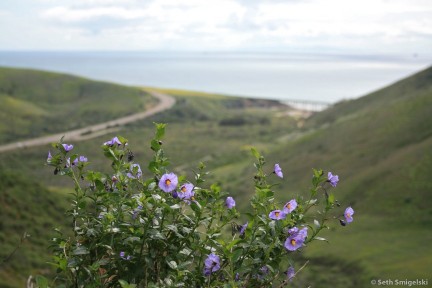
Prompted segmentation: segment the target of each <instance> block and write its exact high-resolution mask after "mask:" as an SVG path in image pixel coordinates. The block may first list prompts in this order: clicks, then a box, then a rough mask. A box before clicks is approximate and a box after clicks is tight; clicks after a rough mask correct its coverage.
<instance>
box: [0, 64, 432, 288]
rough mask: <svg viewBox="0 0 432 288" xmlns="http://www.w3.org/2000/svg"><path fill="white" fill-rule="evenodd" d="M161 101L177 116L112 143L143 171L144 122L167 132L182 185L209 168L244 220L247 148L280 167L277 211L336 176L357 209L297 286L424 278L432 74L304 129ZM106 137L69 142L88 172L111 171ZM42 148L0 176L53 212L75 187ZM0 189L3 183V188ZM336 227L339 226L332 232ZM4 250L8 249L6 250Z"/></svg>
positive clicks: (187, 102)
mask: <svg viewBox="0 0 432 288" xmlns="http://www.w3.org/2000/svg"><path fill="white" fill-rule="evenodd" d="M0 89H1V86H0ZM28 89H30V88H28ZM164 91H165V92H166V93H170V94H171V95H173V96H175V97H176V98H177V104H176V106H175V107H174V108H173V109H172V110H170V111H166V112H163V113H161V114H158V115H155V116H154V117H153V118H152V119H149V120H143V121H138V122H135V123H134V124H130V125H128V126H126V127H124V128H123V129H122V130H120V131H118V133H117V134H118V135H122V136H125V137H126V138H128V139H129V140H130V148H131V149H132V150H133V151H134V153H135V157H136V161H137V162H138V163H140V164H141V166H142V167H145V166H147V165H146V164H145V163H146V162H147V160H148V159H149V158H150V157H151V152H150V149H149V146H148V141H149V139H151V135H152V134H153V128H152V124H151V122H152V121H159V122H167V123H168V130H167V137H166V140H165V141H164V146H165V150H166V152H167V154H168V156H169V157H170V160H171V163H172V165H173V167H174V170H175V171H177V172H180V173H186V174H188V173H191V170H192V169H193V168H194V167H196V166H197V164H198V163H199V162H200V161H204V162H205V163H206V165H207V166H208V168H209V170H211V171H212V174H211V180H221V182H222V183H223V186H222V187H223V188H224V189H226V190H228V191H230V193H232V194H233V195H235V199H236V200H237V203H239V206H240V207H239V208H240V209H243V210H246V209H248V206H247V199H248V198H249V197H250V195H251V194H252V193H253V189H252V181H251V177H252V175H253V169H254V168H253V166H252V162H253V159H252V157H251V156H250V153H249V149H250V147H251V146H254V147H257V148H258V150H260V151H262V152H263V154H264V155H265V156H266V159H267V162H268V163H269V172H270V171H271V165H272V163H280V165H281V166H282V169H283V170H284V175H285V177H284V179H283V181H281V183H280V185H279V186H278V188H277V190H278V191H279V193H278V198H279V199H280V200H281V201H284V200H285V199H286V198H287V197H291V196H293V195H304V193H306V192H307V189H308V188H309V181H310V175H311V173H312V172H311V168H312V167H315V168H323V169H325V170H327V171H328V170H330V171H332V172H334V173H335V174H338V175H339V177H340V179H341V181H340V183H339V185H338V187H337V188H336V190H335V194H336V197H337V199H338V200H339V201H340V203H341V204H342V205H343V206H348V205H352V207H353V208H354V209H355V210H356V214H355V221H354V222H353V223H352V224H350V225H349V226H348V227H345V228H344V229H330V230H329V231H327V232H326V235H325V236H326V237H327V238H328V239H329V240H330V243H331V244H330V245H328V244H327V243H325V242H323V243H322V244H320V243H313V245H310V247H308V248H307V249H305V252H306V255H307V256H308V257H309V258H311V260H312V261H311V264H310V265H309V266H308V267H307V269H305V270H304V273H303V275H301V278H300V280H299V281H300V283H304V284H305V285H306V283H311V284H312V286H313V287H330V286H331V287H369V285H370V279H412V280H414V279H417V278H420V279H421V278H424V279H426V278H428V277H429V275H430V271H429V270H430V269H429V267H430V266H431V265H432V257H431V256H430V255H432V248H431V246H430V245H427V243H429V241H431V240H432V232H431V230H430V227H431V224H432V223H431V222H432V208H431V207H432V194H431V193H432V180H431V179H430V176H429V175H430V171H432V150H431V147H432V117H430V115H432V68H429V69H426V70H424V71H421V72H419V73H417V74H415V75H413V76H411V77H408V78H406V79H403V80H401V81H399V82H396V83H394V84H393V85H390V86H388V87H385V88H383V89H381V90H379V91H376V92H374V93H372V94H369V95H366V96H364V97H361V98H359V99H356V100H351V101H346V102H341V103H338V104H336V105H335V106H333V107H331V108H329V109H327V110H325V111H322V112H320V113H317V114H315V115H313V116H312V117H310V118H309V119H307V120H306V121H305V123H304V125H299V124H302V123H300V122H303V121H299V119H294V118H292V117H290V116H288V115H287V113H286V111H287V107H284V106H283V105H279V104H277V103H276V102H271V101H270V102H266V101H264V102H260V101H261V100H256V101H252V100H246V99H243V98H236V97H225V96H221V95H212V94H205V93H195V92H184V91H175V90H169V91H168V90H164ZM26 101H27V100H26ZM35 102H36V101H28V105H27V107H28V108H27V109H28V110H29V111H30V112H29V113H40V112H41V111H38V110H37V109H33V108H34V107H33V106H31V105H36V104H34V103H35ZM107 109H109V107H108V108H107ZM24 110H25V109H24ZM299 127H300V128H299ZM111 136H112V135H107V136H103V137H100V138H96V139H93V140H90V141H83V142H80V143H74V144H76V149H78V151H79V153H81V154H84V155H87V156H88V158H89V160H90V161H91V162H92V164H91V165H92V166H91V168H92V169H106V170H108V169H109V167H108V166H109V163H106V161H104V160H103V159H102V156H101V153H100V145H101V144H102V143H103V142H104V141H106V139H109V138H110V137H111ZM48 149H49V147H40V148H32V149H27V150H20V151H14V152H10V153H9V152H8V153H6V154H0V171H2V173H3V174H4V173H6V175H15V174H20V175H21V178H20V181H21V182H22V181H23V182H25V183H27V184H22V185H33V184H28V183H33V182H32V181H33V180H31V179H38V182H39V184H38V186H35V187H37V189H38V190H41V191H51V192H43V193H40V194H39V195H40V196H39V197H40V201H42V202H43V203H48V202H47V201H49V199H50V197H51V196H50V195H51V194H49V193H54V194H55V195H56V196H53V197H57V196H58V197H60V198H61V197H65V196H63V195H64V193H65V187H72V185H71V184H66V182H64V179H62V178H58V177H55V178H54V177H53V176H52V171H50V170H49V169H43V168H41V167H42V165H43V162H44V160H45V158H46V153H47V150H48ZM6 178H7V177H6ZM6 178H0V180H1V182H4V181H6V180H5V179H6ZM17 185H18V184H17ZM20 185H21V184H20ZM65 185H66V186H65ZM8 187H9V186H8ZM17 187H18V188H16V189H20V188H19V187H20V186H19V185H18V186H17ZM44 187H49V190H46V188H44ZM9 189H11V188H9ZM35 189H36V188H35ZM21 190H22V189H21ZM66 190H67V188H66ZM4 191H6V193H5V192H4ZM7 191H10V190H4V188H2V189H1V190H0V193H1V194H0V195H8V193H10V192H7ZM54 191H62V192H60V193H58V192H54ZM17 197H25V196H20V195H18V196H17ZM56 199H57V198H56ZM62 199H64V198H62ZM58 203H59V205H60V206H61V205H62V204H61V202H58ZM29 205H30V204H29ZM11 209H12V208H11ZM17 209H18V208H17ZM58 209H61V208H58ZM30 211H33V210H30ZM9 214H10V215H12V214H11V213H8V214H5V216H4V217H5V218H3V219H4V221H6V222H7V221H11V219H12V218H10V217H12V216H8V215H9ZM8 217H9V218H8ZM41 217H42V216H41ZM46 217H50V216H46ZM17 221H20V225H21V226H20V227H27V226H29V225H31V222H30V221H29V220H28V219H21V218H19V220H17ZM6 222H5V223H6ZM53 224H54V223H53ZM58 225H61V221H59V224H58ZM338 225H339V224H338V223H337V221H335V222H334V224H333V225H331V226H332V227H336V226H338ZM8 227H9V226H8ZM340 228H342V227H340ZM21 230H22V229H21ZM21 230H20V229H16V230H14V229H13V228H11V227H9V228H8V230H6V229H2V230H0V239H2V241H8V239H7V237H5V236H4V235H6V233H9V234H10V233H14V234H15V235H20V233H22V231H21ZM44 231H45V232H44V234H43V235H41V236H40V237H39V239H38V240H37V241H38V243H39V246H38V248H37V249H39V250H38V251H46V250H43V245H41V244H40V243H43V238H44V237H45V239H49V235H51V234H50V233H51V232H50V231H49V229H45V230H44ZM2 233H3V234H2ZM2 235H3V236H2ZM2 237H3V238H2ZM16 241H17V240H16V239H15V242H16ZM29 241H35V240H33V239H30V240H29ZM39 241H41V242H39ZM47 243H48V240H47ZM425 244H426V245H425ZM2 246H3V243H2ZM7 247H13V244H12V243H11V242H9V244H8V246H7ZM35 253H36V252H35ZM40 253H42V252H40ZM45 255H46V254H45ZM0 269H1V268H0ZM26 269H28V270H26V271H30V270H31V269H29V268H26ZM11 271H12V270H8V273H9V274H8V275H10V273H12V272H11ZM0 272H1V270H0ZM15 272H16V271H15ZM3 273H4V272H3ZM16 273H18V272H16ZM20 275H22V274H20ZM22 277H23V276H22ZM11 287H18V285H15V286H11Z"/></svg>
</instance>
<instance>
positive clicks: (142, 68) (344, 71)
mask: <svg viewBox="0 0 432 288" xmlns="http://www.w3.org/2000/svg"><path fill="white" fill-rule="evenodd" d="M431 64H432V57H429V56H422V55H416V54H413V55H381V54H374V55H372V54H369V55H367V54H343V53H340V54H336V53H332V54H330V53H327V54H326V53H323V54H307V53H299V52H297V53H294V52H290V53H285V52H253V51H220V52H189V51H170V52H168V51H163V52H160V51H151V52H149V51H147V52H142V51H0V66H4V67H13V68H26V69H37V70H43V71H50V72H58V73H67V74H72V75H76V76H80V77H86V78H90V79H93V80H101V81H108V82H114V83H118V84H123V85H132V86H147V87H158V88H168V89H181V90H192V91H201V92H207V93H218V94H225V95H230V96H241V97H252V98H263V99H274V100H280V101H288V100H305V101H317V102H325V103H329V104H332V103H336V102H339V101H342V100H348V99H354V98H358V97H361V96H364V95H366V94H369V93H371V92H373V91H376V90H378V89H381V88H383V87H385V86H388V85H390V84H392V83H394V82H396V81H398V80H400V79H402V78H405V77H407V76H409V75H412V74H414V73H416V72H418V71H421V70H423V69H425V68H427V67H429V66H430V65H431Z"/></svg>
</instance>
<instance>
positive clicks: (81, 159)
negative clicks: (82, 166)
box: [72, 156, 88, 165]
mask: <svg viewBox="0 0 432 288" xmlns="http://www.w3.org/2000/svg"><path fill="white" fill-rule="evenodd" d="M87 161H88V159H87V157H85V156H79V157H78V158H75V160H74V161H73V163H72V165H78V162H81V163H84V162H87Z"/></svg>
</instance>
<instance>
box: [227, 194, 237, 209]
mask: <svg viewBox="0 0 432 288" xmlns="http://www.w3.org/2000/svg"><path fill="white" fill-rule="evenodd" d="M225 205H226V206H227V208H228V209H232V208H233V207H235V206H236V202H235V200H234V198H232V197H231V196H230V197H227V198H226V200H225Z"/></svg>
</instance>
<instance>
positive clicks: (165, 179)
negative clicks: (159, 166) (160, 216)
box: [159, 173, 178, 192]
mask: <svg viewBox="0 0 432 288" xmlns="http://www.w3.org/2000/svg"><path fill="white" fill-rule="evenodd" d="M177 184H178V178H177V175H175V174H174V173H169V174H168V173H166V174H164V175H162V177H161V179H160V180H159V188H160V189H161V190H162V191H164V192H171V191H174V190H175V189H176V187H177Z"/></svg>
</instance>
